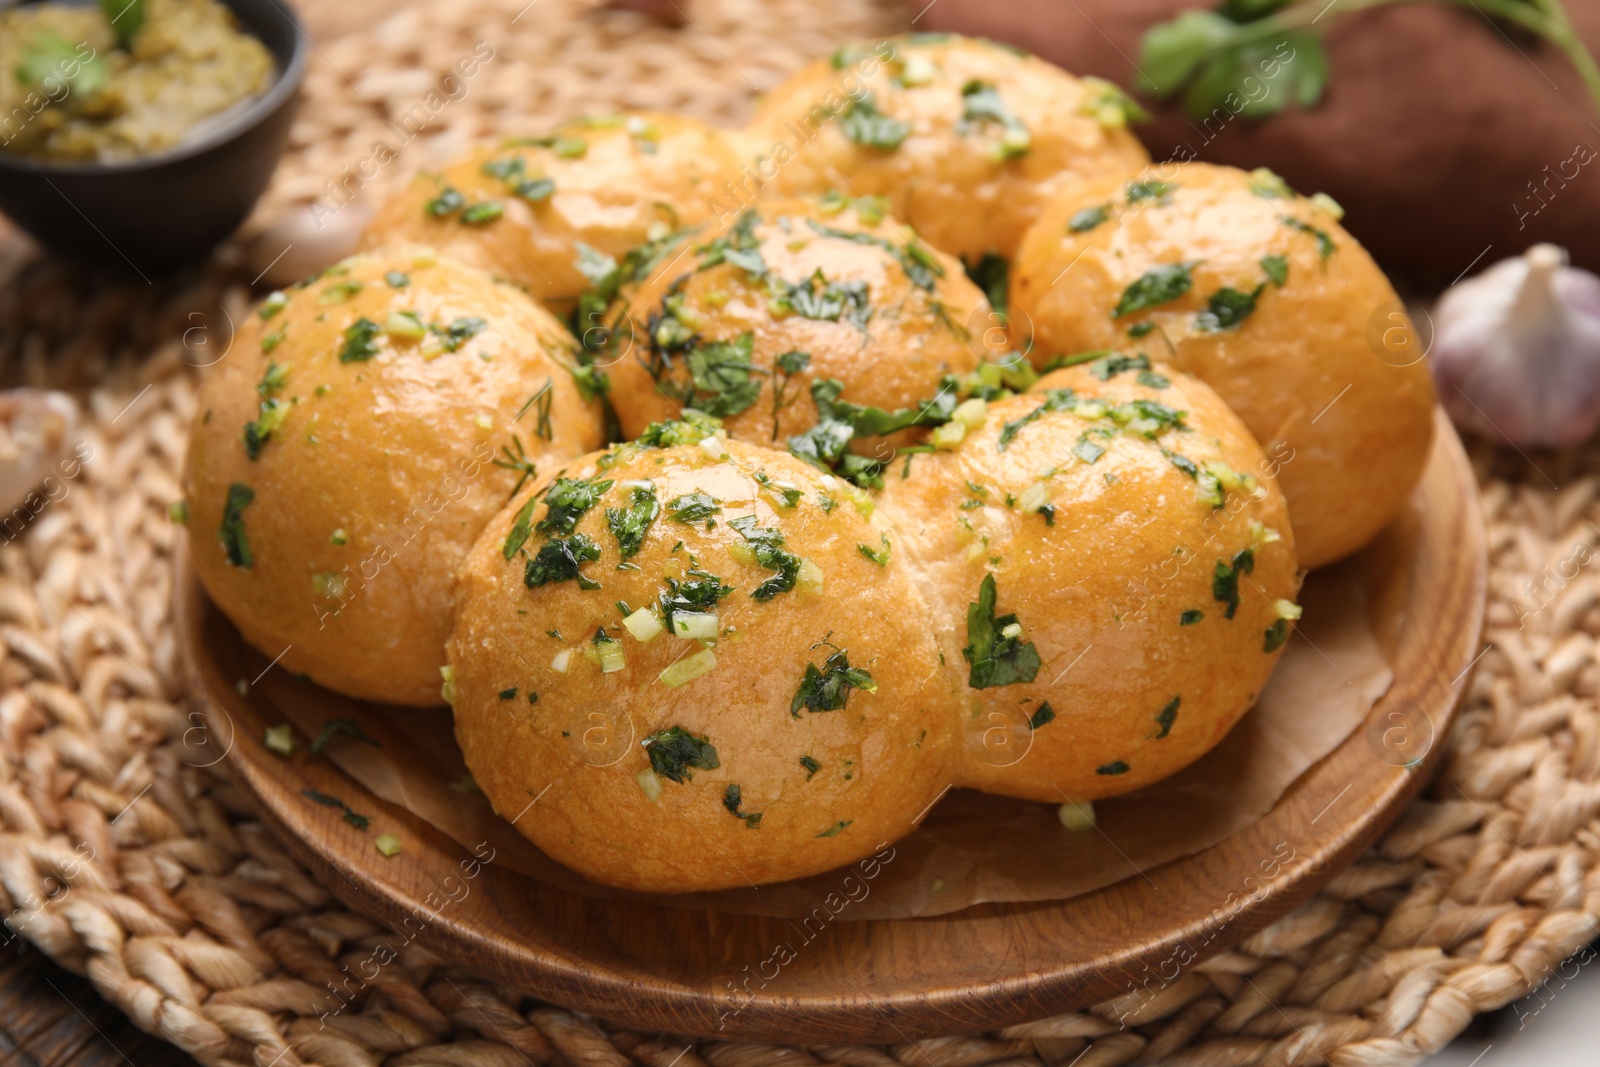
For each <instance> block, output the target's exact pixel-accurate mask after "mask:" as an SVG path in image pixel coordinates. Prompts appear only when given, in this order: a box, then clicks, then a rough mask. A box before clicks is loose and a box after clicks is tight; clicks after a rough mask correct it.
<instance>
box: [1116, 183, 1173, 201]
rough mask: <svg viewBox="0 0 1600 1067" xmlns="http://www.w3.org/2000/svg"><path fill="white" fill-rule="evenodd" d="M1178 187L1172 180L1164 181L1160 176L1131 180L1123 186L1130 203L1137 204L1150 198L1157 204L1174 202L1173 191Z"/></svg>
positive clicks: (1124, 193) (1124, 195)
mask: <svg viewBox="0 0 1600 1067" xmlns="http://www.w3.org/2000/svg"><path fill="white" fill-rule="evenodd" d="M1177 188H1178V187H1177V186H1176V185H1173V184H1172V183H1171V182H1164V181H1161V180H1160V179H1158V178H1150V179H1147V180H1145V181H1137V182H1129V183H1128V184H1127V185H1125V186H1123V189H1122V193H1123V197H1124V198H1125V199H1126V200H1127V202H1128V203H1130V204H1137V203H1139V202H1140V201H1143V200H1149V201H1152V202H1154V203H1156V204H1162V205H1165V204H1170V203H1172V193H1173V191H1174V190H1175V189H1177Z"/></svg>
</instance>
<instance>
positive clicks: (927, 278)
mask: <svg viewBox="0 0 1600 1067" xmlns="http://www.w3.org/2000/svg"><path fill="white" fill-rule="evenodd" d="M806 225H807V226H809V227H811V229H812V230H814V231H815V232H817V233H819V234H821V235H822V236H824V237H832V238H834V239H835V240H840V241H851V242H854V243H855V244H858V245H873V246H875V247H878V248H881V249H883V250H884V251H885V252H887V253H889V254H890V255H891V256H893V257H894V258H895V259H896V260H897V261H899V263H900V269H901V270H903V271H905V272H906V277H907V278H909V279H911V284H912V285H915V286H916V287H917V288H919V289H923V290H926V291H927V292H930V293H931V292H933V291H934V288H935V285H936V280H937V279H939V278H943V277H944V267H942V266H940V264H939V261H938V260H937V259H935V258H934V257H933V255H932V254H931V253H929V252H928V250H927V249H925V248H923V247H922V246H921V245H919V244H918V243H917V242H916V240H915V239H914V238H913V239H912V240H910V241H908V242H906V244H905V245H903V246H902V245H897V244H895V243H894V242H893V241H890V240H889V239H887V238H884V237H879V236H878V235H877V234H875V233H859V232H856V231H853V230H841V229H837V228H835V227H833V226H826V225H824V224H823V223H820V222H818V221H817V220H816V219H807V220H806Z"/></svg>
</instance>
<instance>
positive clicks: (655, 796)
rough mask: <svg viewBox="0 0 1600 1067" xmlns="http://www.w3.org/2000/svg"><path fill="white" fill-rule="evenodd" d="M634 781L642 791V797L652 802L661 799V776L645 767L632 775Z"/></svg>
mask: <svg viewBox="0 0 1600 1067" xmlns="http://www.w3.org/2000/svg"><path fill="white" fill-rule="evenodd" d="M634 781H636V782H638V783H639V788H640V789H642V790H643V791H644V798H645V799H646V800H648V801H649V802H650V803H652V804H654V803H655V802H656V801H657V800H660V799H661V776H660V775H659V774H657V773H656V772H655V771H653V770H651V769H650V768H649V767H646V768H645V769H644V770H642V771H640V772H639V773H638V774H636V775H634Z"/></svg>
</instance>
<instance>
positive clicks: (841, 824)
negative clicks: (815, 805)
mask: <svg viewBox="0 0 1600 1067" xmlns="http://www.w3.org/2000/svg"><path fill="white" fill-rule="evenodd" d="M853 822H855V820H854V819H840V820H839V821H838V822H836V823H834V824H833V825H832V826H830V827H828V828H827V829H826V830H824V831H822V833H820V834H818V835H817V836H818V837H838V836H839V834H840V832H841V831H843V830H844V828H845V827H846V826H849V825H850V824H851V823H853Z"/></svg>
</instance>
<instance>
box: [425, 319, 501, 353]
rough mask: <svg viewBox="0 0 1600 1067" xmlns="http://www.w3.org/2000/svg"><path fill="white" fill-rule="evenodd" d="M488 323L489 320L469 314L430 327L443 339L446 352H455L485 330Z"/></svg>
mask: <svg viewBox="0 0 1600 1067" xmlns="http://www.w3.org/2000/svg"><path fill="white" fill-rule="evenodd" d="M488 325H489V324H488V323H487V322H484V321H483V320H482V319H480V318H478V317H477V316H476V315H467V316H463V317H462V318H459V319H456V320H455V321H454V322H452V323H450V325H448V326H439V325H438V324H437V323H435V324H434V325H432V326H429V327H428V329H429V330H431V331H432V332H433V333H434V335H435V336H437V337H439V338H440V339H441V340H443V342H444V350H445V351H446V352H454V351H456V350H457V349H459V348H460V347H461V346H462V345H464V344H466V343H467V342H468V341H470V340H472V339H473V338H474V337H476V336H478V334H479V333H481V332H483V329H484V327H486V326H488Z"/></svg>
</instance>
